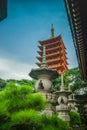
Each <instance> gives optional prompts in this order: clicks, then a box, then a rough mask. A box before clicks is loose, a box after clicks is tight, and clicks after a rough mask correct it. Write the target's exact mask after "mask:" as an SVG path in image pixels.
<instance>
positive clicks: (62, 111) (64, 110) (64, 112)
mask: <svg viewBox="0 0 87 130" xmlns="http://www.w3.org/2000/svg"><path fill="white" fill-rule="evenodd" d="M55 93H56V95H57V96H58V105H57V106H56V111H57V112H58V116H59V117H60V118H61V119H63V120H65V121H70V117H69V111H70V110H69V106H68V96H69V95H70V94H71V92H70V91H66V90H65V89H64V83H63V74H61V86H60V91H56V92H55Z"/></svg>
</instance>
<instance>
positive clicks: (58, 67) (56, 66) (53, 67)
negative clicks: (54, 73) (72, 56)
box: [48, 65, 61, 70]
mask: <svg viewBox="0 0 87 130" xmlns="http://www.w3.org/2000/svg"><path fill="white" fill-rule="evenodd" d="M48 68H49V69H57V70H58V69H60V68H61V65H59V66H58V65H51V66H48Z"/></svg>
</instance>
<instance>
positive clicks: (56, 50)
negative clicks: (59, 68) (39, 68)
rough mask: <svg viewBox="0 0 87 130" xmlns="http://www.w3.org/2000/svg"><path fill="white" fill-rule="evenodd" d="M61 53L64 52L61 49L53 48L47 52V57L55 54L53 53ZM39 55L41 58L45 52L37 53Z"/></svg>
mask: <svg viewBox="0 0 87 130" xmlns="http://www.w3.org/2000/svg"><path fill="white" fill-rule="evenodd" d="M58 51H59V52H60V51H62V49H61V48H55V49H54V48H53V49H49V51H47V50H46V55H48V54H53V53H55V52H56V53H57V52H58ZM37 53H38V54H39V55H40V56H42V55H43V51H37Z"/></svg>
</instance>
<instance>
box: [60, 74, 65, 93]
mask: <svg viewBox="0 0 87 130" xmlns="http://www.w3.org/2000/svg"><path fill="white" fill-rule="evenodd" d="M60 90H61V91H63V90H64V80H63V74H61V86H60Z"/></svg>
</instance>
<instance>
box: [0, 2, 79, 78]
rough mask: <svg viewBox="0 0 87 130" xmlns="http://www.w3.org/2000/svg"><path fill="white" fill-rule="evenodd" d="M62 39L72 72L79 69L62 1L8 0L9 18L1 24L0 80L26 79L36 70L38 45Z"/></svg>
mask: <svg viewBox="0 0 87 130" xmlns="http://www.w3.org/2000/svg"><path fill="white" fill-rule="evenodd" d="M51 24H54V28H55V36H58V35H60V34H61V35H62V39H63V41H64V43H65V46H66V48H67V53H68V54H67V57H68V63H69V68H74V67H77V66H78V63H77V58H76V53H75V49H74V45H73V41H72V36H71V32H70V27H69V23H68V19H67V15H66V10H65V6H64V2H63V0H8V17H7V18H6V19H5V20H3V21H1V22H0V78H3V79H9V78H11V79H25V78H28V79H30V77H29V76H28V73H29V72H30V70H31V69H32V68H35V67H37V66H36V65H35V63H36V62H37V59H36V56H37V55H38V54H37V50H38V47H37V45H38V41H39V40H46V39H49V38H50V36H51Z"/></svg>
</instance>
